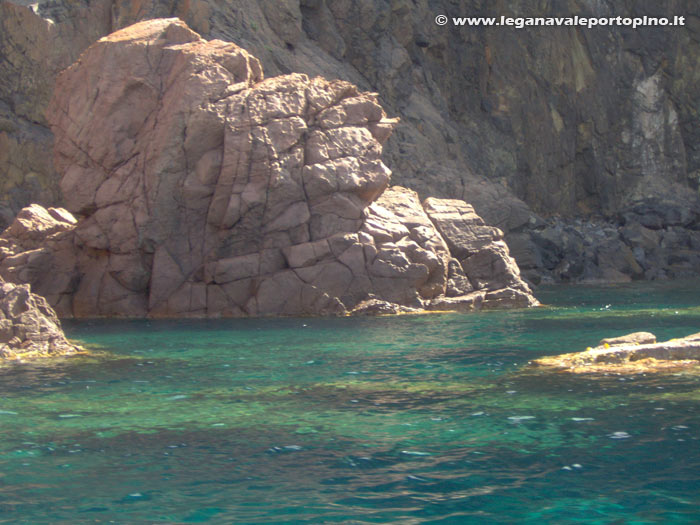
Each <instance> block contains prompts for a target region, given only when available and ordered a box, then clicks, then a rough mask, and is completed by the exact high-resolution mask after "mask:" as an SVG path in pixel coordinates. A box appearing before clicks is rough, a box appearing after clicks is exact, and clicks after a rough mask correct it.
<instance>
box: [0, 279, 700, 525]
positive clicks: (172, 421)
mask: <svg viewBox="0 0 700 525" xmlns="http://www.w3.org/2000/svg"><path fill="white" fill-rule="evenodd" d="M698 292H700V282H676V283H654V284H649V283H644V284H631V285H621V286H607V287H563V286H562V287H550V288H541V289H540V290H539V291H538V296H539V298H540V300H541V301H542V302H544V303H547V304H548V305H550V306H549V307H546V308H541V309H534V310H529V311H510V312H507V311H502V312H484V313H478V314H468V315H457V314H445V315H423V316H403V317H393V318H391V317H383V318H340V319H308V318H307V319H264V320H225V321H224V320H222V321H181V322H175V321H162V322H161V321H158V322H156V321H79V322H67V323H65V328H66V331H67V333H68V335H69V336H70V337H73V338H75V339H80V340H81V341H83V342H84V343H85V344H88V345H99V346H100V347H101V348H102V351H101V353H99V355H96V356H93V357H89V358H73V359H61V360H57V361H53V362H51V363H44V364H41V365H37V364H31V365H30V364H26V365H14V366H12V367H10V368H4V369H1V370H0V429H1V430H0V523H157V522H165V523H203V522H210V523H353V524H360V523H401V524H416V523H434V524H438V523H441V524H447V523H450V524H453V523H454V524H461V523H532V524H535V523H536V524H541V523H606V524H607V523H635V524H642V523H698V522H700V376H698V375H694V374H689V373H685V374H678V375H671V376H654V375H646V376H641V375H640V376H632V377H618V376H600V377H582V376H578V377H576V376H574V377H572V376H568V375H563V374H543V373H538V372H534V371H532V370H528V369H527V367H526V365H527V362H528V360H530V359H533V358H536V357H540V356H543V355H551V354H557V353H562V352H570V351H577V350H581V349H584V348H585V347H586V346H589V345H591V344H593V343H596V342H597V341H598V340H599V339H600V338H602V337H606V336H611V335H617V334H623V333H627V332H630V331H637V330H649V331H652V332H654V333H656V334H657V336H658V337H659V338H660V339H665V338H671V337H678V336H683V335H687V334H690V333H694V332H698V331H700V299H699V296H698Z"/></svg>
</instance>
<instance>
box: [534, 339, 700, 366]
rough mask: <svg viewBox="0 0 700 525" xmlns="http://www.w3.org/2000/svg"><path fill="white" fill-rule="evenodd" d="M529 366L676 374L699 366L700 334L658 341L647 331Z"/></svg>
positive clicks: (538, 361) (542, 359) (550, 357)
mask: <svg viewBox="0 0 700 525" xmlns="http://www.w3.org/2000/svg"><path fill="white" fill-rule="evenodd" d="M532 365H534V366H537V367H541V368H545V369H552V370H555V371H561V372H571V373H574V374H586V373H619V374H636V373H643V372H657V371H671V372H672V371H676V370H680V369H687V368H694V367H698V365H700V333H695V334H692V335H688V336H686V337H682V338H680V339H671V340H669V341H664V342H661V343H659V342H657V341H656V336H655V335H654V334H652V333H649V332H635V333H632V334H627V335H624V336H621V337H613V338H608V339H603V340H601V341H600V342H599V343H598V344H597V345H596V346H595V347H594V348H590V347H589V348H587V349H586V350H585V351H583V352H574V353H570V354H561V355H555V356H548V357H542V358H540V359H535V360H534V361H532Z"/></svg>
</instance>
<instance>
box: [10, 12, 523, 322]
mask: <svg viewBox="0 0 700 525" xmlns="http://www.w3.org/2000/svg"><path fill="white" fill-rule="evenodd" d="M48 119H49V121H50V123H51V127H52V130H53V132H54V134H55V136H56V143H55V164H56V168H57V170H58V171H59V173H61V174H62V179H61V190H62V191H63V194H64V200H65V203H66V206H67V208H68V210H69V211H66V210H61V209H49V210H44V209H43V208H41V207H39V206H32V207H30V208H28V209H25V210H23V212H22V213H20V215H19V216H18V218H17V220H16V221H15V223H13V225H12V226H11V227H10V228H8V230H7V231H6V232H5V233H4V234H3V236H2V237H0V275H3V276H5V277H6V278H7V279H11V280H14V281H16V282H27V283H31V285H32V287H33V290H34V291H35V292H37V293H39V294H42V295H45V296H46V297H47V299H48V300H49V302H51V304H53V305H55V307H56V308H57V310H58V311H59V314H60V315H64V316H81V317H90V316H105V315H106V316H113V315H119V316H145V315H149V316H156V317H158V316H248V315H250V316H256V315H297V314H324V313H344V312H346V311H348V310H352V309H353V308H354V307H356V306H357V305H358V304H361V303H362V302H363V301H366V300H373V301H380V302H385V303H391V304H394V305H403V306H407V307H411V308H428V309H447V308H465V309H472V308H476V307H479V306H480V305H486V306H488V305H497V306H529V305H533V304H536V301H535V299H534V298H533V297H532V295H531V293H530V290H529V288H528V287H527V285H526V284H525V283H524V282H523V281H522V280H521V279H520V276H519V271H518V268H517V266H516V265H515V263H514V261H513V260H512V259H511V258H510V257H509V255H508V250H507V248H506V246H505V244H504V243H503V242H502V241H501V238H502V233H501V232H500V230H498V229H497V228H490V227H488V226H485V225H484V224H483V221H481V219H480V218H479V217H478V216H476V214H475V213H474V211H473V209H472V208H471V206H469V205H468V204H466V203H464V202H462V201H453V200H438V199H428V201H426V203H425V206H424V205H422V204H421V202H420V201H419V199H418V196H417V194H416V193H415V192H413V191H411V190H407V189H404V188H399V187H394V188H389V189H387V186H388V183H389V178H390V171H389V170H388V168H387V167H386V166H385V165H384V164H383V163H382V161H381V158H380V156H381V151H382V147H381V144H382V142H384V141H385V140H386V139H387V138H388V136H389V135H390V133H391V131H392V129H393V127H394V125H395V121H394V120H392V119H388V118H386V115H385V113H384V111H383V110H382V108H381V106H380V105H379V104H378V103H377V99H376V95H375V94H372V93H360V92H358V90H357V89H356V88H355V87H354V86H353V85H351V84H349V83H347V82H342V81H327V80H324V79H322V78H314V79H309V78H308V77H307V76H306V75H299V74H291V75H285V76H280V77H275V78H271V79H263V72H262V68H261V66H260V63H259V62H258V60H257V59H256V58H255V57H253V56H251V55H250V54H248V53H247V52H246V51H245V50H243V49H241V48H239V47H238V46H236V45H235V44H231V43H225V42H222V41H217V40H213V41H206V40H203V39H202V38H200V37H199V35H197V34H196V33H194V32H193V31H191V30H190V29H189V28H188V27H187V26H186V25H185V24H184V23H183V22H181V21H179V20H177V19H163V20H151V21H147V22H141V23H138V24H135V25H133V26H131V27H128V28H126V29H123V30H121V31H118V32H116V33H113V34H112V35H110V36H108V37H105V38H102V39H101V40H99V41H98V42H96V43H95V44H93V45H92V46H90V47H89V48H88V49H87V50H86V51H85V52H84V53H83V55H82V56H81V58H80V59H79V60H78V62H76V63H75V64H73V65H72V66H71V67H69V68H68V69H67V70H65V71H64V72H63V73H62V74H61V75H60V76H59V78H58V81H57V84H56V90H55V93H54V97H53V99H52V102H51V105H50V109H49V113H48ZM71 213H72V214H74V215H75V217H77V219H75V218H74V217H73V215H71Z"/></svg>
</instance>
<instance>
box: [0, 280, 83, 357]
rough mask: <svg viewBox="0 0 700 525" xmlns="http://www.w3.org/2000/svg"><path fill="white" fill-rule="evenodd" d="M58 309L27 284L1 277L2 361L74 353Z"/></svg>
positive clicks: (75, 348) (0, 336)
mask: <svg viewBox="0 0 700 525" xmlns="http://www.w3.org/2000/svg"><path fill="white" fill-rule="evenodd" d="M79 350H80V349H79V347H77V346H75V345H73V344H71V343H70V342H68V340H66V338H65V336H64V334H63V330H61V323H60V322H59V320H58V318H57V317H56V312H54V310H53V309H52V308H51V307H50V306H49V304H48V303H47V302H46V299H44V298H43V297H40V296H38V295H35V294H33V293H31V292H30V291H29V286H28V285H26V284H22V285H15V284H12V283H7V282H1V281H0V361H2V360H3V359H19V358H23V357H42V356H57V355H69V354H75V353H76V352H78V351H79Z"/></svg>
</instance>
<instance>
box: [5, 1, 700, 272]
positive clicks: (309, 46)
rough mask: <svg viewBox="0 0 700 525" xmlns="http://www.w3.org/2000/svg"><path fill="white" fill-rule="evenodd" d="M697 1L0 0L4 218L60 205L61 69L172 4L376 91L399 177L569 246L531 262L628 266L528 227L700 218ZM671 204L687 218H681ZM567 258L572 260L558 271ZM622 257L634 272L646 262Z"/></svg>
mask: <svg viewBox="0 0 700 525" xmlns="http://www.w3.org/2000/svg"><path fill="white" fill-rule="evenodd" d="M30 5H31V7H30ZM436 14H445V15H447V16H450V17H453V16H462V17H465V16H469V17H490V16H501V15H506V16H522V17H527V16H573V15H579V16H582V17H589V16H618V15H619V16H623V17H629V16H632V17H638V16H644V15H648V16H652V17H654V16H666V17H672V16H673V15H678V14H683V15H684V16H686V25H685V26H682V27H645V28H638V29H636V30H633V29H630V28H625V27H614V26H608V27H598V28H593V29H584V28H578V29H574V28H565V27H562V28H551V27H547V28H531V29H529V30H517V29H506V28H503V27H480V28H466V27H461V28H460V27H453V26H445V27H438V26H436V25H435V23H434V17H435V16H436ZM699 15H700V13H699V12H698V6H697V3H696V2H694V1H693V0H677V1H675V0H674V1H672V2H633V1H623V2H607V3H605V2H590V1H588V0H572V1H569V2H566V3H556V2H544V3H534V4H533V3H532V2H526V1H523V0H508V1H506V2H482V1H481V0H460V1H459V2H455V1H453V0H435V1H432V2H430V3H427V2H409V1H408V0H377V1H374V2H366V1H360V0H332V1H331V0H278V1H275V2H267V1H266V2H259V1H258V0H239V1H236V2H214V1H213V0H91V1H89V2H88V1H87V0H78V1H70V2H67V1H65V0H39V1H38V2H36V3H31V4H30V2H28V1H23V0H12V1H10V0H5V1H3V2H2V3H0V54H2V55H3V56H6V57H8V60H6V61H2V62H0V175H2V176H0V195H1V196H2V197H1V199H0V200H1V201H2V202H0V225H7V224H9V222H10V221H11V219H12V216H13V215H14V214H15V213H16V212H18V211H19V209H21V208H22V207H23V206H25V205H27V204H29V203H30V202H39V203H42V204H44V205H53V206H55V205H62V203H61V202H60V191H59V189H58V176H57V174H56V173H55V171H54V169H53V168H52V165H51V162H50V159H48V156H47V155H46V151H48V150H49V149H50V147H51V143H52V140H53V136H52V133H51V132H50V131H49V130H48V127H47V125H46V121H45V118H44V116H43V113H44V110H45V109H46V107H47V105H48V101H49V97H50V93H51V88H52V84H53V80H54V78H55V76H56V74H57V73H58V72H59V71H60V70H61V69H63V68H64V67H66V66H67V65H69V64H71V63H72V62H73V61H74V60H75V59H76V58H77V57H78V56H79V54H80V52H82V51H83V50H84V49H85V48H86V47H87V46H88V45H89V44H90V43H91V42H94V41H95V40H97V39H98V38H99V37H101V36H104V35H107V34H109V33H111V32H112V31H114V30H117V29H119V28H123V27H126V26H128V25H130V24H132V23H134V22H136V21H138V20H144V19H150V18H156V17H167V16H178V17H180V18H181V19H182V20H184V21H186V22H187V23H188V24H189V26H190V27H192V28H193V29H194V30H196V31H197V32H199V33H200V34H202V35H203V36H205V37H207V38H220V39H222V40H226V41H232V42H237V43H238V44H240V45H242V46H243V47H244V48H245V49H248V50H249V51H251V52H252V53H253V54H254V55H255V56H257V57H260V59H261V61H262V63H263V64H264V66H265V69H266V71H267V72H268V73H271V74H273V75H277V74H286V73H289V72H292V71H295V72H301V73H305V74H308V75H310V76H315V75H321V76H324V77H326V78H340V79H343V80H347V81H350V82H352V83H353V84H355V85H357V86H359V87H360V88H361V89H363V90H370V91H377V92H378V93H379V95H380V98H381V101H382V104H383V105H384V107H386V108H388V110H389V111H390V113H391V114H393V115H398V116H400V117H401V119H402V120H401V122H400V123H399V124H398V125H397V128H396V132H395V133H394V136H393V137H392V138H390V139H389V141H388V142H387V143H386V146H385V151H384V161H385V163H386V164H387V165H388V166H390V167H391V168H392V170H393V171H394V173H395V178H394V181H395V182H396V183H399V184H401V185H403V186H406V187H410V188H412V189H414V190H417V191H418V192H419V194H420V195H421V196H422V197H423V198H424V197H426V196H431V195H432V196H436V197H450V198H454V197H457V198H460V199H464V200H465V201H467V202H469V203H471V204H472V205H473V206H474V207H475V209H476V211H477V213H478V214H479V215H481V216H482V217H483V218H484V219H485V220H486V221H487V222H488V223H489V224H493V225H495V226H498V227H499V228H501V229H502V230H503V231H504V232H505V233H506V234H515V235H516V236H518V237H524V236H527V242H525V241H522V240H517V241H514V243H513V244H510V243H511V236H510V235H507V237H506V241H507V242H508V243H509V245H510V246H511V248H516V247H517V248H518V249H517V250H514V252H515V253H516V258H517V260H518V262H519V263H520V264H527V265H532V259H533V258H534V259H537V258H538V257H559V259H558V262H557V264H555V265H554V267H552V268H549V267H547V266H546V264H545V265H539V266H534V267H532V270H531V271H530V272H528V275H534V276H542V275H544V276H545V277H551V278H553V279H555V280H559V279H562V280H590V279H602V280H615V278H616V276H617V278H618V280H619V279H621V278H623V277H620V276H618V275H617V273H614V272H610V271H608V270H607V269H606V268H607V267H608V266H606V265H605V264H604V265H602V266H599V265H598V263H597V262H596V256H595V255H592V256H591V257H587V261H588V263H589V265H590V271H586V272H584V273H583V274H580V275H577V276H576V277H571V275H572V274H573V273H576V267H575V266H576V265H577V262H576V261H574V260H571V261H565V260H564V259H563V258H562V257H560V256H557V255H556V253H555V252H548V251H547V250H545V251H544V253H542V250H540V249H538V245H537V243H536V238H535V237H536V236H535V237H533V236H531V235H530V233H531V230H532V228H533V227H534V228H537V227H539V226H542V224H541V223H542V220H541V218H540V217H544V218H549V217H551V216H556V215H560V216H561V217H562V218H563V219H564V221H565V222H566V224H567V225H568V226H570V227H572V228H576V224H575V222H573V221H569V220H568V219H570V218H572V217H577V218H585V219H589V218H595V219H596V220H598V222H600V221H603V220H604V221H605V223H606V226H609V227H611V228H618V229H619V228H620V227H621V226H623V225H627V224H630V223H633V222H639V223H640V224H642V225H643V226H644V227H646V228H651V227H652V226H651V225H650V223H651V222H653V223H654V224H655V225H656V226H654V228H657V227H658V228H661V229H667V228H679V229H682V230H684V231H685V232H695V231H697V230H698V229H699V226H698V224H699V223H698V216H699V215H698V210H699V208H698V201H697V195H696V190H697V186H698V180H699V178H700V149H699V148H698V147H697V144H698V139H699V138H700V126H698V122H700V120H699V119H698V108H699V107H700V106H699V104H698V101H699V100H700V67H699V66H700V63H699V62H698V61H699V60H700V38H699V37H698V35H699V33H700V25H699V23H698V20H700V16H699ZM670 208H675V209H676V210H677V212H678V213H679V214H680V215H682V216H685V217H686V218H687V219H689V220H688V221H684V222H685V224H682V225H679V224H678V222H677V221H676V219H675V218H674V217H673V216H672V215H674V214H676V212H673V214H671V215H669V214H668V213H666V211H667V210H669V209H670ZM643 210H646V211H644V212H643V213H641V214H640V213H639V212H641V211H643ZM651 216H654V217H655V218H653V219H651V220H649V219H648V218H649V217H651ZM623 221H624V222H623ZM640 221H641V222H640ZM586 229H587V228H585V227H584V228H583V229H581V230H578V231H579V233H581V234H585V233H586ZM625 244H627V245H628V246H629V247H630V249H631V250H632V251H635V250H637V251H639V250H638V248H639V245H638V244H636V243H634V242H632V243H631V244H630V243H629V242H627V241H625ZM683 257H684V256H683ZM673 258H674V261H670V262H669V261H667V260H666V261H664V260H661V259H663V256H662V257H661V259H657V258H656V257H646V259H645V261H646V265H647V266H646V267H645V266H644V265H643V264H641V263H639V262H638V263H639V264H640V265H641V266H642V268H643V270H644V271H643V272H642V275H643V276H644V277H645V278H655V277H657V276H658V277H663V276H664V275H665V276H669V277H673V276H675V275H676V274H677V273H678V271H680V272H681V273H683V272H686V270H684V269H680V270H679V267H678V264H677V263H676V262H675V258H676V257H675V256H674V257H673ZM559 263H563V264H564V266H566V265H567V264H572V265H573V266H574V267H573V268H572V271H571V272H570V271H568V270H567V269H566V268H563V267H562V268H561V270H564V271H559V270H556V271H554V269H555V268H556V266H557V265H558V264H559ZM686 263H688V264H690V265H692V264H694V263H692V262H690V261H688V259H687V257H686V258H685V259H684V261H683V262H681V266H683V267H685V266H687V265H686ZM614 267H615V268H614V269H615V272H621V273H620V275H621V276H625V277H624V278H636V277H638V275H639V274H635V273H634V272H635V271H636V270H635V269H634V268H629V269H625V268H622V269H620V268H621V266H620V265H619V264H617V263H615V264H614ZM698 268H699V267H698V266H697V264H696V265H695V266H694V267H692V268H691V270H692V271H693V272H694V273H695V274H697V273H698V271H699V270H698Z"/></svg>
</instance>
